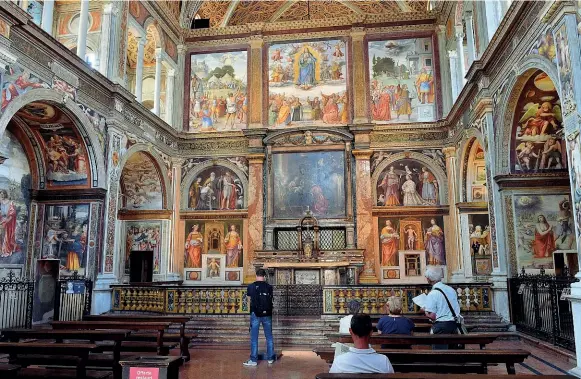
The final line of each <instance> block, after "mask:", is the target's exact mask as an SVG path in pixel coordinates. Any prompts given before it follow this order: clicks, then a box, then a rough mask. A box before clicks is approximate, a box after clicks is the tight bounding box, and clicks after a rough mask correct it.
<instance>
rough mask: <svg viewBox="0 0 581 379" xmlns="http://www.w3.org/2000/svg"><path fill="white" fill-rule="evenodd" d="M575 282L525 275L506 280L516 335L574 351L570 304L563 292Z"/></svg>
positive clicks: (568, 277)
mask: <svg viewBox="0 0 581 379" xmlns="http://www.w3.org/2000/svg"><path fill="white" fill-rule="evenodd" d="M576 281H577V280H576V279H575V278H574V277H572V276H569V275H565V276H550V275H545V273H544V270H541V274H540V275H530V274H526V273H525V272H524V269H523V271H522V273H521V274H520V275H519V276H518V277H516V278H510V279H508V287H509V296H510V313H511V321H512V323H513V324H515V326H516V329H517V330H518V331H519V332H523V333H525V334H530V335H532V336H535V337H539V338H542V339H543V340H546V341H551V342H552V343H553V344H554V345H556V346H561V347H564V348H566V349H570V350H575V336H574V334H573V314H572V312H571V303H570V302H569V300H568V299H567V298H566V297H565V296H562V294H563V291H564V290H565V289H568V288H570V287H571V283H574V282H576Z"/></svg>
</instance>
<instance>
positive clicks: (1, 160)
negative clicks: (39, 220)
mask: <svg viewBox="0 0 581 379" xmlns="http://www.w3.org/2000/svg"><path fill="white" fill-rule="evenodd" d="M31 181H32V179H31V175H30V166H29V164H28V159H27V157H26V154H25V152H24V149H23V148H22V145H20V143H19V142H18V140H17V139H16V137H15V136H14V134H12V133H11V132H10V131H8V130H6V131H4V135H3V136H2V138H1V139H0V266H2V265H13V264H19V265H22V264H24V262H25V260H26V256H27V247H28V245H27V242H28V221H29V214H30V193H29V191H30V189H31Z"/></svg>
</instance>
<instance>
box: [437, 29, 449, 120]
mask: <svg viewBox="0 0 581 379" xmlns="http://www.w3.org/2000/svg"><path fill="white" fill-rule="evenodd" d="M436 31H437V33H438V54H439V55H440V57H439V59H440V62H441V64H440V88H442V107H443V109H442V111H443V113H444V114H443V115H442V116H444V117H445V116H446V115H447V114H448V113H449V112H450V109H452V105H453V101H452V79H451V77H450V62H449V60H448V56H447V53H446V26H445V25H438V26H437V27H436Z"/></svg>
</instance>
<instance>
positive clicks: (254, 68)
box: [248, 36, 268, 128]
mask: <svg viewBox="0 0 581 379" xmlns="http://www.w3.org/2000/svg"><path fill="white" fill-rule="evenodd" d="M249 42H250V74H249V76H248V77H249V79H250V83H248V84H249V88H250V91H249V101H250V106H249V108H248V109H249V111H250V115H248V117H250V119H249V121H250V122H249V127H250V128H262V127H263V126H264V124H267V123H268V119H267V118H266V117H263V112H262V78H263V71H262V47H263V45H264V40H263V39H262V36H252V37H251V38H250V41H249ZM263 118H264V120H263Z"/></svg>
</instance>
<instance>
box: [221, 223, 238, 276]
mask: <svg viewBox="0 0 581 379" xmlns="http://www.w3.org/2000/svg"><path fill="white" fill-rule="evenodd" d="M224 246H225V247H226V267H239V266H240V263H239V259H238V258H239V256H240V252H241V251H242V240H241V239H240V234H238V232H237V231H236V225H230V227H229V230H228V233H226V236H225V237H224Z"/></svg>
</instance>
